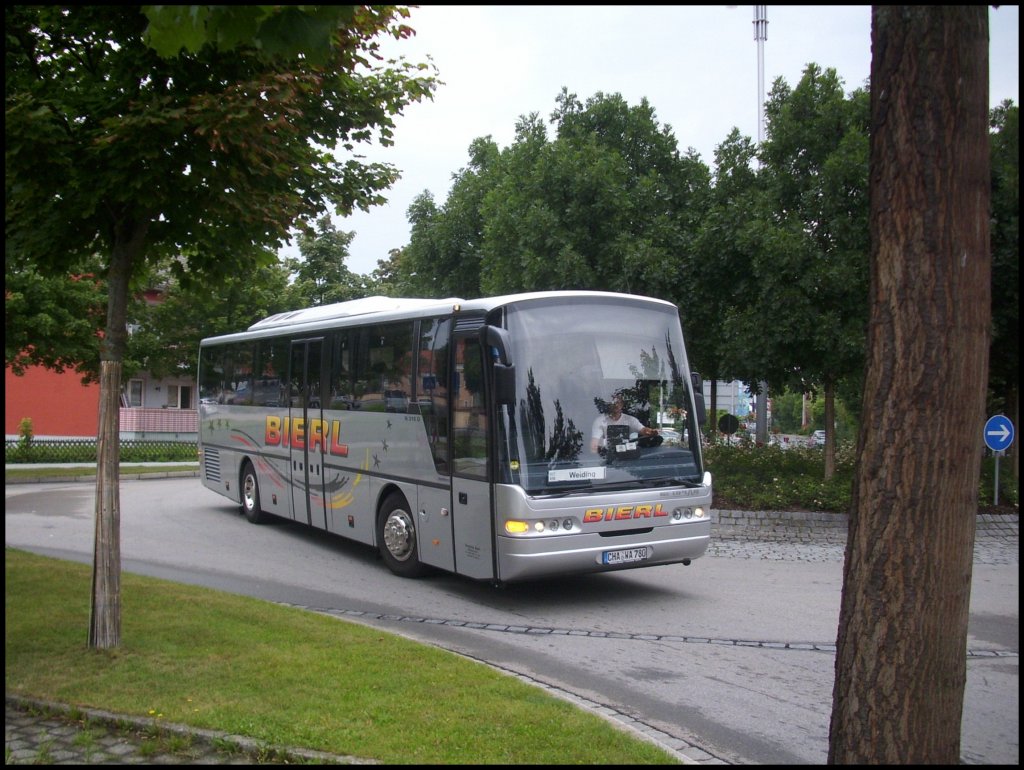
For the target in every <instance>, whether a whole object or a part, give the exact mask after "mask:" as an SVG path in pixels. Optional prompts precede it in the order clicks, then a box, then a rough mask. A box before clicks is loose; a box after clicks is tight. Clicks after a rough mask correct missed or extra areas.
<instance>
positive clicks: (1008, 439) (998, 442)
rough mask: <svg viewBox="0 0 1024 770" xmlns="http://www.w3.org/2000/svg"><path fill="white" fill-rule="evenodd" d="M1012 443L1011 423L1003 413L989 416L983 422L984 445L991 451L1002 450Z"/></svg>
mask: <svg viewBox="0 0 1024 770" xmlns="http://www.w3.org/2000/svg"><path fill="white" fill-rule="evenodd" d="M1012 443H1013V423H1012V422H1010V418H1009V417H1007V416H1006V415H1003V414H997V415H995V416H994V417H989V418H988V422H986V423H985V446H987V447H988V448H989V449H991V450H992V451H993V452H1002V451H1003V450H1004V449H1006V448H1007V447H1009V446H1010V444H1012Z"/></svg>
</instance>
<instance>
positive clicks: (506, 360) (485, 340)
mask: <svg viewBox="0 0 1024 770" xmlns="http://www.w3.org/2000/svg"><path fill="white" fill-rule="evenodd" d="M480 342H481V343H482V344H483V345H484V346H486V347H487V348H490V350H491V354H492V355H493V356H494V358H496V359H498V361H500V362H501V363H502V364H504V365H505V366H511V365H512V354H511V351H510V350H509V348H510V347H511V346H510V345H509V341H508V332H507V331H505V330H504V329H501V328H498V327H497V326H484V327H483V328H482V329H480Z"/></svg>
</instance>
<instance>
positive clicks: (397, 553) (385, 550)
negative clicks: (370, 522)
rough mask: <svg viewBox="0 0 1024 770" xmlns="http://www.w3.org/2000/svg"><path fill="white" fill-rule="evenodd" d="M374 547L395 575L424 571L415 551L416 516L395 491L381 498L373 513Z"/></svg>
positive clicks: (404, 575) (422, 572)
mask: <svg viewBox="0 0 1024 770" xmlns="http://www.w3.org/2000/svg"><path fill="white" fill-rule="evenodd" d="M377 547H378V548H379V550H380V555H381V558H383V559H384V563H385V564H386V565H387V566H388V569H389V570H391V571H392V572H394V573H395V574H396V575H398V576H399V577H407V578H412V577H420V576H422V575H423V574H424V572H425V571H426V568H425V567H424V565H423V564H422V563H421V562H420V560H419V556H418V555H417V552H416V519H415V517H414V515H413V512H412V510H411V509H410V508H409V504H408V503H407V502H406V500H405V497H404V496H403V495H402V494H400V493H398V492H393V493H391V494H390V495H388V496H387V497H386V498H385V499H384V504H383V505H382V506H381V508H380V513H379V514H378V515H377Z"/></svg>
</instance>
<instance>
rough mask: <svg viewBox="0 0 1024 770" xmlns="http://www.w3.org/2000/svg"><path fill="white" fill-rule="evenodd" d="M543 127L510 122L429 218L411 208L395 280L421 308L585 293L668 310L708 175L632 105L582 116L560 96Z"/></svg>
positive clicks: (419, 205)
mask: <svg viewBox="0 0 1024 770" xmlns="http://www.w3.org/2000/svg"><path fill="white" fill-rule="evenodd" d="M556 102H557V108H556V110H555V111H554V112H553V113H552V115H551V118H550V123H551V124H552V125H553V127H554V137H553V138H551V137H549V134H548V129H547V126H546V124H545V122H544V121H543V120H542V119H541V118H540V116H539V115H538V114H536V113H533V114H530V115H525V116H523V117H521V118H520V120H519V121H518V123H517V125H516V133H515V139H514V141H513V142H512V144H511V145H510V146H509V147H508V148H506V149H504V150H500V149H499V148H498V147H497V145H496V144H495V143H494V142H493V140H491V139H490V137H481V138H479V139H477V140H475V141H474V142H473V143H472V145H471V147H470V162H469V164H468V165H467V166H466V167H465V168H464V169H462V170H461V171H460V172H459V173H458V174H457V175H456V177H455V180H454V183H453V185H452V190H451V193H450V195H449V197H448V199H447V201H446V202H445V203H444V204H443V205H442V206H440V207H438V206H437V205H436V204H435V203H434V201H433V198H432V197H431V196H430V195H429V194H424V195H421V196H420V197H419V198H418V199H417V200H416V202H415V203H414V204H413V206H412V207H410V212H409V216H410V222H411V223H412V226H413V229H412V237H411V240H410V243H409V247H408V249H407V250H406V251H405V253H404V254H403V258H402V263H401V270H402V272H403V273H404V274H405V276H406V277H408V278H409V280H410V285H412V286H415V287H419V288H420V290H421V291H422V292H423V293H425V294H428V295H430V296H444V295H457V296H467V295H475V294H478V293H484V294H499V293H505V292H514V291H524V290H536V289H562V288H590V289H606V290H617V291H629V292H634V293H642V294H651V295H653V296H661V297H666V298H670V299H675V298H676V296H677V295H678V293H679V291H680V283H681V281H682V278H681V277H680V276H679V275H678V270H677V269H676V267H677V259H678V255H679V254H680V253H682V252H684V251H685V250H686V244H687V243H688V241H689V240H690V239H691V238H692V229H693V227H694V226H695V224H694V223H695V221H696V220H697V219H698V218H699V212H700V209H699V206H698V204H699V202H700V200H701V199H702V198H701V196H702V195H704V193H705V192H706V189H707V186H708V184H709V172H708V170H707V168H706V167H705V166H704V164H703V163H701V162H700V161H699V159H697V158H695V157H693V156H692V155H685V156H683V155H680V153H679V152H678V150H677V148H676V143H675V139H674V138H673V136H672V134H671V129H670V128H668V127H661V126H659V125H658V123H657V120H656V117H655V113H654V110H653V108H651V106H650V105H649V104H648V103H647V102H646V101H643V102H642V103H641V104H640V105H638V106H635V107H631V106H629V105H628V104H626V102H625V100H623V99H622V97H621V96H619V95H618V94H614V95H605V94H601V93H599V94H597V95H595V96H594V97H592V98H591V99H588V100H587V102H586V104H583V103H582V102H580V100H579V99H578V98H577V97H576V96H575V95H574V94H570V93H568V92H567V91H566V90H564V89H563V91H562V93H561V94H560V95H559V97H558V98H557V100H556Z"/></svg>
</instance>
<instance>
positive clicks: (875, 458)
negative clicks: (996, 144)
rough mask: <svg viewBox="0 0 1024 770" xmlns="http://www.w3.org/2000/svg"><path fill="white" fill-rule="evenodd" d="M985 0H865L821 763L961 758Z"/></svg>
mask: <svg viewBox="0 0 1024 770" xmlns="http://www.w3.org/2000/svg"><path fill="white" fill-rule="evenodd" d="M987 118H988V10H987V8H986V7H985V6H948V7H942V8H939V7H935V6H931V7H928V6H884V7H883V6H875V7H874V8H873V11H872V66H871V169H870V171H871V177H870V195H871V234H872V244H871V258H872V259H871V296H870V303H871V307H870V320H869V326H868V362H867V370H866V378H865V387H864V405H863V410H862V423H861V431H860V436H859V440H858V452H859V466H858V471H857V476H856V479H855V483H854V494H853V502H852V509H851V516H850V530H849V540H848V543H847V549H846V563H845V567H844V576H843V577H844V582H843V594H842V603H841V612H840V619H839V635H838V649H837V654H836V681H835V689H834V692H833V708H832V723H831V733H830V740H829V761H830V762H831V763H892V764H916V763H946V764H956V763H958V762H959V761H960V756H959V754H960V732H961V714H962V709H963V695H964V685H965V683H966V676H967V674H966V643H967V619H968V604H969V600H970V590H971V569H972V562H973V548H974V527H975V517H976V512H977V493H978V478H979V472H980V457H981V450H982V435H981V428H982V426H983V424H984V417H985V412H984V409H985V390H986V383H987V376H988V349H989V318H990V272H991V257H990V252H989V236H988V222H989V211H988V209H989V197H990V194H989V156H988V125H987Z"/></svg>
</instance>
